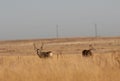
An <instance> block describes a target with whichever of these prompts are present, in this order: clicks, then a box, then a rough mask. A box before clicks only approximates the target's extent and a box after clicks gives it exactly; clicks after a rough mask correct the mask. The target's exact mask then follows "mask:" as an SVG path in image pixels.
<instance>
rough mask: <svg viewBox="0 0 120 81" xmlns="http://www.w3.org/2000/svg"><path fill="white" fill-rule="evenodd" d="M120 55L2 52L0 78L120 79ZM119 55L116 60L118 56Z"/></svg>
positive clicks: (52, 80) (15, 80)
mask: <svg viewBox="0 0 120 81" xmlns="http://www.w3.org/2000/svg"><path fill="white" fill-rule="evenodd" d="M117 58H120V57H119V55H116V57H112V55H104V56H100V55H94V57H90V58H86V57H82V56H81V55H77V54H75V55H64V56H62V57H59V58H58V59H57V58H56V56H54V57H53V58H48V59H40V58H39V57H38V56H1V57H0V81H119V80H120V77H119V76H120V63H119V62H118V60H119V61H120V59H117ZM116 59H117V60H116Z"/></svg>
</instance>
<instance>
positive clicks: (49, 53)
mask: <svg viewBox="0 0 120 81" xmlns="http://www.w3.org/2000/svg"><path fill="white" fill-rule="evenodd" d="M33 46H34V50H35V51H36V54H37V55H38V56H39V57H40V58H48V57H52V56H53V53H52V51H43V46H44V44H43V43H42V45H41V47H40V49H39V48H37V46H36V44H35V43H33Z"/></svg>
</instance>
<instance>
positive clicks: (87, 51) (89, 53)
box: [82, 45, 95, 56]
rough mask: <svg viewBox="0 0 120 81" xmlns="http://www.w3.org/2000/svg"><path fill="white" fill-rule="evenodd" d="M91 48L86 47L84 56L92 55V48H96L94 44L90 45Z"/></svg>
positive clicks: (83, 52)
mask: <svg viewBox="0 0 120 81" xmlns="http://www.w3.org/2000/svg"><path fill="white" fill-rule="evenodd" d="M89 47H90V49H87V50H86V49H85V50H83V51H82V56H92V55H93V53H92V50H95V49H94V48H93V46H92V45H89Z"/></svg>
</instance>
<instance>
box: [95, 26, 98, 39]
mask: <svg viewBox="0 0 120 81" xmlns="http://www.w3.org/2000/svg"><path fill="white" fill-rule="evenodd" d="M95 37H98V30H97V24H95Z"/></svg>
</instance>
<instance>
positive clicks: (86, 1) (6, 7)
mask: <svg viewBox="0 0 120 81" xmlns="http://www.w3.org/2000/svg"><path fill="white" fill-rule="evenodd" d="M57 24H58V28H59V36H60V37H86V36H95V32H94V27H95V26H94V24H97V28H98V35H99V36H120V0H0V40H9V39H10V40H11V39H33V38H54V37H56V25H57Z"/></svg>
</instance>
